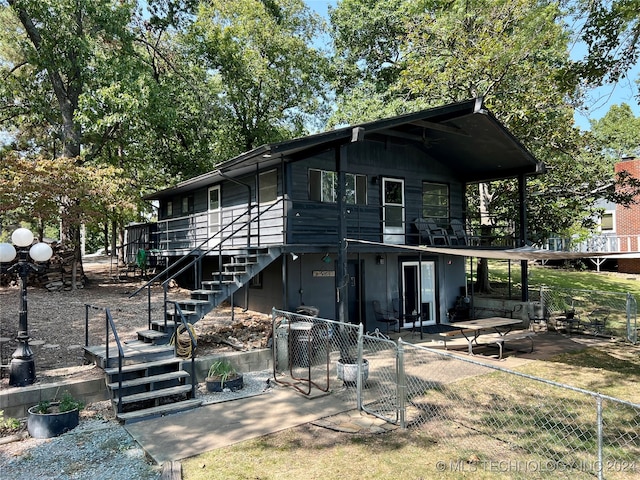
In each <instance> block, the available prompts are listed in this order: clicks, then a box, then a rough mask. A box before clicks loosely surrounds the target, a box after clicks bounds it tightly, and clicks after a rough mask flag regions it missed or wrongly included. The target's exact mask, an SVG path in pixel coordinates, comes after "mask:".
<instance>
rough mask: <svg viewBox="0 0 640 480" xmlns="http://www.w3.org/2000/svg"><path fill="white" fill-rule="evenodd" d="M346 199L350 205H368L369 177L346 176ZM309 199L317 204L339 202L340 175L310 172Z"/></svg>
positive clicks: (311, 170) (329, 172)
mask: <svg viewBox="0 0 640 480" xmlns="http://www.w3.org/2000/svg"><path fill="white" fill-rule="evenodd" d="M345 197H346V202H347V203H349V204H356V205H366V204H367V176H366V175H356V174H354V173H346V174H345ZM309 199H310V200H313V201H315V202H325V203H336V202H337V201H338V174H337V173H336V172H331V171H327V170H314V169H310V170H309Z"/></svg>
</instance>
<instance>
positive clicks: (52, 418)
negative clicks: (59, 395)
mask: <svg viewBox="0 0 640 480" xmlns="http://www.w3.org/2000/svg"><path fill="white" fill-rule="evenodd" d="M58 405H59V402H52V403H51V407H50V408H51V410H52V412H51V413H38V412H37V409H38V406H37V405H35V406H33V407H31V408H29V410H28V412H29V417H28V418H27V431H28V432H29V435H31V436H32V437H33V438H52V437H57V436H58V435H61V434H63V433H64V432H68V431H69V430H72V429H74V428H76V427H77V426H78V423H79V422H80V412H79V410H78V409H77V408H74V409H73V410H69V411H67V412H57V411H56V409H57V407H58Z"/></svg>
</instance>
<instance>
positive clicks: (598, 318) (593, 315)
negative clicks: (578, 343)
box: [582, 307, 610, 335]
mask: <svg viewBox="0 0 640 480" xmlns="http://www.w3.org/2000/svg"><path fill="white" fill-rule="evenodd" d="M609 314H610V310H609V309H608V308H606V307H602V308H596V309H595V310H593V311H591V312H590V313H588V314H587V321H586V322H584V323H583V324H582V326H583V327H584V329H587V330H589V331H591V332H592V333H593V334H594V335H598V334H604V333H605V327H606V326H607V320H608V318H609Z"/></svg>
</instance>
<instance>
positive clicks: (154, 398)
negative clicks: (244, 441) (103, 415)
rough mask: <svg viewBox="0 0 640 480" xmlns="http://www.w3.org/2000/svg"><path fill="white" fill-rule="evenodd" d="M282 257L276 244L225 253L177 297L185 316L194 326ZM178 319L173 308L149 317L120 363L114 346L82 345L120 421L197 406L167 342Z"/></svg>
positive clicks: (186, 375)
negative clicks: (208, 274) (217, 268)
mask: <svg viewBox="0 0 640 480" xmlns="http://www.w3.org/2000/svg"><path fill="white" fill-rule="evenodd" d="M280 255H281V248H280V247H254V248H247V249H244V250H242V251H241V252H240V253H237V254H235V255H227V256H225V257H224V258H226V259H228V262H227V263H223V265H222V267H223V268H222V271H221V272H218V273H215V274H214V275H213V278H214V279H213V280H209V281H203V282H202V285H201V288H199V289H196V290H193V291H191V292H190V293H191V295H190V297H191V298H189V299H186V300H177V301H176V303H177V305H179V307H180V310H181V313H182V315H183V317H184V318H185V320H186V321H187V322H188V323H190V324H194V323H196V322H197V321H198V320H200V319H201V318H203V317H204V316H205V315H206V314H207V313H209V312H210V311H211V310H213V309H214V308H215V307H216V306H218V305H219V304H220V303H222V302H223V301H224V300H226V299H227V298H229V297H230V296H231V295H232V294H233V293H234V292H236V291H237V290H238V289H240V288H241V287H242V286H243V285H246V284H247V283H248V282H249V281H250V280H251V278H253V277H254V276H255V275H257V274H258V273H259V272H260V271H262V270H263V269H264V268H266V267H267V266H268V265H269V264H270V263H271V262H273V261H274V260H275V259H276V258H278V257H279V256H280ZM181 322H182V319H181V318H180V315H176V313H175V312H174V311H173V309H170V310H168V311H167V318H166V321H164V320H163V321H152V322H151V329H146V330H141V331H138V332H137V337H138V338H137V339H136V340H131V341H125V342H124V343H123V344H122V350H123V355H122V367H121V369H120V368H119V366H118V364H119V360H118V358H119V352H118V349H117V348H115V347H111V348H110V349H109V352H108V355H107V351H106V348H105V346H104V345H102V346H88V347H85V360H86V361H87V362H88V363H95V364H96V365H98V366H99V367H101V368H103V369H104V371H105V375H106V384H107V389H108V391H109V394H110V398H111V401H112V404H113V407H114V410H115V411H116V416H117V418H118V419H119V420H120V421H121V422H124V423H126V422H134V421H139V420H143V419H148V418H153V417H158V416H162V415H167V414H170V413H175V412H179V411H183V410H187V409H191V408H195V407H197V406H199V405H200V403H201V401H199V400H198V399H196V398H195V388H194V387H193V382H192V378H191V374H190V372H187V371H185V370H183V369H181V368H180V364H181V362H183V361H184V359H182V358H180V357H177V356H176V355H175V350H174V347H173V346H170V345H168V344H169V342H170V340H171V337H172V336H173V332H175V330H176V325H180V324H181Z"/></svg>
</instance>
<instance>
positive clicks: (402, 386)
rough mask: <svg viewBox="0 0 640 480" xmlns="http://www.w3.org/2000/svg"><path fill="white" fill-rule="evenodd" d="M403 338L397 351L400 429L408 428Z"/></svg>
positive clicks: (400, 339)
mask: <svg viewBox="0 0 640 480" xmlns="http://www.w3.org/2000/svg"><path fill="white" fill-rule="evenodd" d="M403 343H404V342H403V341H402V338H399V339H398V350H397V363H396V377H397V379H398V384H397V388H396V395H397V396H398V399H397V401H398V418H399V420H400V428H402V429H405V428H407V422H406V413H407V410H406V408H407V407H406V399H407V377H406V375H405V371H404V346H403Z"/></svg>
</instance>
